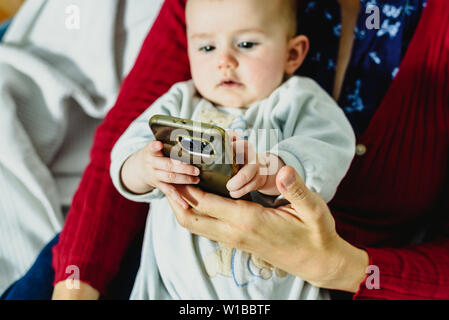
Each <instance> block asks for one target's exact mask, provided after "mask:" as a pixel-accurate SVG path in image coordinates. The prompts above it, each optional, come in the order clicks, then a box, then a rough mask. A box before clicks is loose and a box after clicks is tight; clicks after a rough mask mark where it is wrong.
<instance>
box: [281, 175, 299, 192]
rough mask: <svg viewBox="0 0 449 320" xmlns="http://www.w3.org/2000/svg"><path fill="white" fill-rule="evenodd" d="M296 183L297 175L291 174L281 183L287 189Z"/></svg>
mask: <svg viewBox="0 0 449 320" xmlns="http://www.w3.org/2000/svg"><path fill="white" fill-rule="evenodd" d="M295 181H296V177H295V175H294V174H289V175H288V176H286V177H285V178H284V179H283V180H282V181H281V183H282V185H283V186H284V188H285V189H288V188H289V187H290V186H291V185H293V183H295Z"/></svg>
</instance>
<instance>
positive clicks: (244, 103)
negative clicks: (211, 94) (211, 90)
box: [206, 97, 257, 109]
mask: <svg viewBox="0 0 449 320" xmlns="http://www.w3.org/2000/svg"><path fill="white" fill-rule="evenodd" d="M206 99H207V100H209V101H211V102H212V103H213V104H214V105H216V106H221V107H227V108H242V109H246V108H248V107H249V106H250V105H252V104H253V103H254V102H256V101H257V100H256V99H250V98H248V99H241V98H240V99H235V98H223V97H220V98H216V99H213V98H212V99H208V98H206Z"/></svg>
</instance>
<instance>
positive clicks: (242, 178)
mask: <svg viewBox="0 0 449 320" xmlns="http://www.w3.org/2000/svg"><path fill="white" fill-rule="evenodd" d="M257 171H258V167H257V166H255V165H245V166H244V167H243V168H242V169H240V171H239V172H238V173H237V174H236V175H235V176H234V177H233V178H232V179H231V180H229V181H228V183H227V185H226V187H227V188H228V190H229V191H230V192H235V191H237V190H240V189H241V188H243V187H244V186H245V185H247V184H248V183H249V182H250V181H251V180H253V179H254V177H255V176H256V175H257ZM231 196H232V194H231Z"/></svg>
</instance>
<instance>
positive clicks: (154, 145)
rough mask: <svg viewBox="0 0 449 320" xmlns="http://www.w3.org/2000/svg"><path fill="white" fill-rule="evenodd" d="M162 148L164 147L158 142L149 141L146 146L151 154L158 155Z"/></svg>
mask: <svg viewBox="0 0 449 320" xmlns="http://www.w3.org/2000/svg"><path fill="white" fill-rule="evenodd" d="M163 147H164V144H163V143H162V142H160V141H151V142H150V143H149V144H148V150H149V151H150V153H152V154H158V153H159V152H160V151H161V150H162V148H163Z"/></svg>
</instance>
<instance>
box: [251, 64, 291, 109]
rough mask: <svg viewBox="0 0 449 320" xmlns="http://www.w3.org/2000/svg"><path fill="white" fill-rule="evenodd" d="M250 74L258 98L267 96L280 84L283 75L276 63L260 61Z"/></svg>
mask: <svg viewBox="0 0 449 320" xmlns="http://www.w3.org/2000/svg"><path fill="white" fill-rule="evenodd" d="M251 74H252V83H253V84H254V90H255V94H256V95H257V99H258V100H261V99H264V98H266V97H268V96H269V95H270V94H271V93H272V92H273V91H274V90H275V89H276V88H277V87H279V86H280V85H281V83H282V79H283V77H284V73H283V70H282V68H280V67H279V66H278V65H277V64H269V63H261V64H259V65H258V66H257V67H254V68H253V70H252V72H251Z"/></svg>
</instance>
